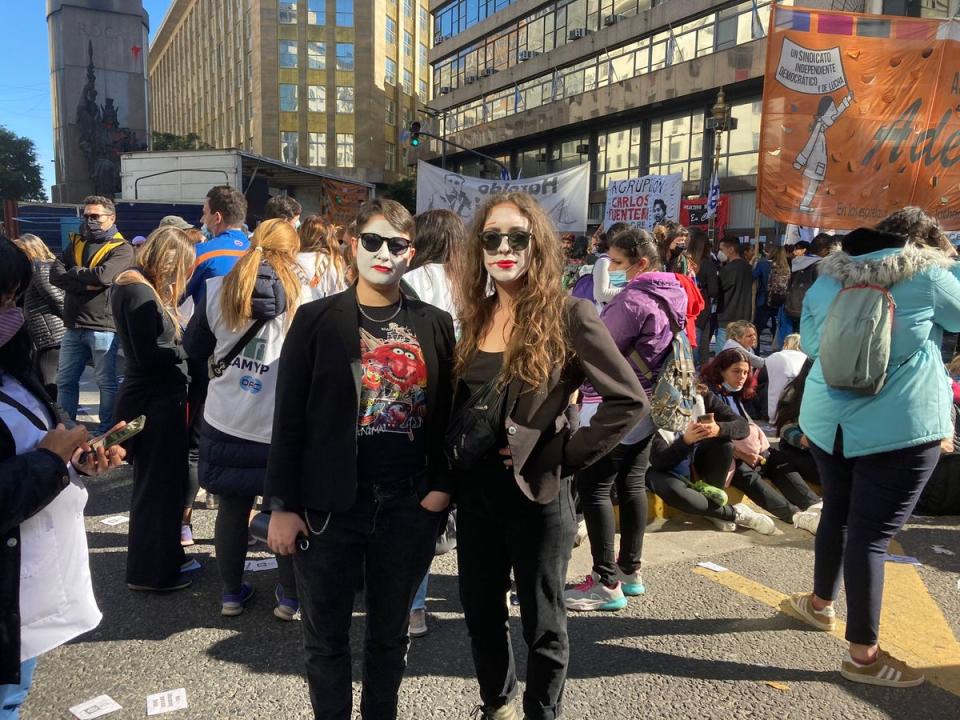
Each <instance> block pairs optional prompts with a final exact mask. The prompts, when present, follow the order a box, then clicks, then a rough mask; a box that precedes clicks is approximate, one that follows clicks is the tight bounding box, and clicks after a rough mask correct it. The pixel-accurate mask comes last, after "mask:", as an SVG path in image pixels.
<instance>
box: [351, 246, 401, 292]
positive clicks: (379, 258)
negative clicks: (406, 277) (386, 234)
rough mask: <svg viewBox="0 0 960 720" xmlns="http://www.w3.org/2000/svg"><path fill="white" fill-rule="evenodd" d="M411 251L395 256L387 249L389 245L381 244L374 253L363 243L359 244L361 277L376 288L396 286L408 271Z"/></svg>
mask: <svg viewBox="0 0 960 720" xmlns="http://www.w3.org/2000/svg"><path fill="white" fill-rule="evenodd" d="M409 254H410V251H409V250H406V251H404V252H403V253H402V254H400V255H394V254H392V253H391V252H390V251H389V250H388V249H387V243H381V244H380V247H379V248H378V249H377V250H375V251H374V252H370V251H369V250H367V249H366V248H365V247H364V246H363V243H361V242H358V243H357V270H358V272H359V273H360V277H362V278H363V279H364V280H366V281H367V282H368V283H370V284H371V285H374V286H376V287H387V286H390V285H396V284H397V283H399V282H400V278H402V277H403V274H404V273H405V272H406V271H407V265H408V264H409V260H408V257H409Z"/></svg>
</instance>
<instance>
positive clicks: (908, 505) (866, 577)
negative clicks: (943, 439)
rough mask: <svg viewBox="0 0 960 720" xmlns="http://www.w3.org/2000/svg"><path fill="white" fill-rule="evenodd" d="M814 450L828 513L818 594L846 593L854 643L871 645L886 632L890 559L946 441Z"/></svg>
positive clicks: (821, 533) (823, 518) (823, 521)
mask: <svg viewBox="0 0 960 720" xmlns="http://www.w3.org/2000/svg"><path fill="white" fill-rule="evenodd" d="M810 451H811V452H812V453H813V457H814V459H815V460H816V461H817V467H818V468H819V469H820V478H821V480H822V481H823V512H822V513H821V515H820V527H819V529H818V530H817V539H816V541H815V544H814V547H815V549H816V552H815V555H814V566H813V591H814V592H815V593H816V594H817V597H820V598H823V599H824V600H835V599H836V597H837V594H838V593H839V592H840V575H841V572H842V573H843V584H844V588H845V589H846V591H847V633H846V638H847V640H848V641H849V642H852V643H857V644H860V645H873V644H875V643H876V642H877V638H878V636H879V631H880V604H881V602H882V600H883V573H884V557H885V556H886V554H887V547H888V546H889V545H890V540H891V539H893V537H894V535H896V534H897V533H898V532H899V531H900V528H901V527H903V523H904V522H906V520H907V518H908V517H910V513H912V512H913V508H914V506H915V505H916V504H917V500H918V499H919V498H920V493H921V492H922V491H923V486H924V485H926V483H927V480H929V479H930V476H931V475H932V474H933V471H934V468H936V466H937V460H939V458H940V444H939V443H938V442H933V443H927V444H926V445H919V446H917V447H910V448H903V449H902V450H893V451H891V452H885V453H877V454H875V455H865V456H863V457H856V458H845V457H843V455H831V454H830V453H826V452H824V451H823V450H821V449H820V448H818V447H815V446H811V447H810Z"/></svg>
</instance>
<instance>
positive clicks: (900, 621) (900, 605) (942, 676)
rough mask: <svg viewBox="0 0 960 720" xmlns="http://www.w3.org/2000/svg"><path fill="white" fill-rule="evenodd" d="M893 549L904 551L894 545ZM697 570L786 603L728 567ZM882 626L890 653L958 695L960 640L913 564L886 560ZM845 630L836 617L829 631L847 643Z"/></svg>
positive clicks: (764, 599) (778, 605)
mask: <svg viewBox="0 0 960 720" xmlns="http://www.w3.org/2000/svg"><path fill="white" fill-rule="evenodd" d="M890 551H891V552H893V553H896V554H903V550H902V548H900V547H899V545H896V544H895V543H894V544H892V545H891V548H890ZM693 572H694V573H696V574H697V575H701V576H702V577H705V578H707V579H708V580H710V581H711V582H714V583H716V584H718V585H723V586H724V587H726V588H728V589H730V590H733V591H734V592H737V593H740V594H741V595H746V596H747V597H750V598H753V599H754V600H757V601H758V602H761V603H763V604H764V605H768V606H769V607H772V608H774V609H776V610H782V609H783V607H784V606H786V601H787V596H786V595H784V594H783V593H781V592H778V591H777V590H774V589H772V588H769V587H767V586H766V585H761V584H760V583H758V582H755V581H754V580H751V579H749V578H746V577H743V576H742V575H738V574H737V573H735V572H732V571H730V570H727V571H726V572H721V573H717V572H713V571H712V570H707V569H706V568H700V567H697V568H694V569H693ZM789 614H791V615H793V613H789ZM880 625H881V632H882V639H881V645H882V646H883V647H884V648H885V649H886V650H887V651H888V652H890V653H891V654H892V655H893V656H894V657H897V658H899V659H900V660H903V661H904V662H905V663H907V664H908V665H910V666H911V667H913V668H916V669H917V670H920V671H921V672H923V673H924V675H926V676H927V679H928V680H929V681H930V682H932V683H933V684H934V685H937V686H939V687H941V688H943V689H944V690H947V691H948V692H951V693H953V694H954V695H958V696H960V644H958V643H957V640H956V638H955V637H954V635H953V630H952V629H951V627H950V624H949V623H948V622H947V620H946V618H944V616H943V613H942V612H941V610H940V606H939V605H937V603H936V601H935V600H934V599H933V598H932V597H930V593H929V592H928V591H927V588H926V586H925V585H924V584H923V580H921V579H920V575H919V573H918V572H917V569H916V568H915V567H914V566H912V565H902V564H898V563H887V565H886V582H885V584H884V593H883V611H882V613H881V616H880ZM845 631H846V624H845V623H844V622H843V621H841V620H837V627H836V628H835V629H834V630H833V631H832V632H830V633H829V634H830V635H833V636H834V637H835V638H837V639H838V640H841V641H843V642H844V643H845V642H846V640H845V639H844V632H845Z"/></svg>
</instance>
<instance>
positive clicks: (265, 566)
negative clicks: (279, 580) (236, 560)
mask: <svg viewBox="0 0 960 720" xmlns="http://www.w3.org/2000/svg"><path fill="white" fill-rule="evenodd" d="M243 569H244V570H246V571H247V572H259V571H260V570H276V569H277V559H276V558H275V557H271V558H263V559H262V560H247V561H246V562H245V563H244V564H243Z"/></svg>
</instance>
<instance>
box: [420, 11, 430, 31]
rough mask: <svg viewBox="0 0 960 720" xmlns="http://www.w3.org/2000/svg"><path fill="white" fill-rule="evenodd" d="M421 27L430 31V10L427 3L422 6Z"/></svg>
mask: <svg viewBox="0 0 960 720" xmlns="http://www.w3.org/2000/svg"><path fill="white" fill-rule="evenodd" d="M420 29H421V30H422V31H424V32H429V31H430V12H429V11H428V10H427V8H426V6H425V5H421V6H420Z"/></svg>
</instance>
